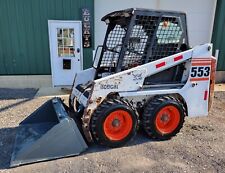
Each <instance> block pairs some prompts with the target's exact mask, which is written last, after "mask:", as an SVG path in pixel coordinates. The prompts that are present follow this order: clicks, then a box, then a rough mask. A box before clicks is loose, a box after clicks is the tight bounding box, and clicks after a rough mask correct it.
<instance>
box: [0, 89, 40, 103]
mask: <svg viewBox="0 0 225 173" xmlns="http://www.w3.org/2000/svg"><path fill="white" fill-rule="evenodd" d="M37 91H38V89H35V88H24V89H10V88H0V100H11V99H27V98H34V96H35V94H36V93H37Z"/></svg>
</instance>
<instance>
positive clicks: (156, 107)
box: [142, 95, 187, 140]
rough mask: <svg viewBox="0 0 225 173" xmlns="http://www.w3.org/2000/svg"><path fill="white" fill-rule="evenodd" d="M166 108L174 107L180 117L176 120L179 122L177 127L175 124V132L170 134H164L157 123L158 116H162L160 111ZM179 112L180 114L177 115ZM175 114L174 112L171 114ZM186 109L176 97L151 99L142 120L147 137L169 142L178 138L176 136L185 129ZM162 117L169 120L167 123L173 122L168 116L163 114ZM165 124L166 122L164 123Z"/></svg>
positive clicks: (165, 96)
mask: <svg viewBox="0 0 225 173" xmlns="http://www.w3.org/2000/svg"><path fill="white" fill-rule="evenodd" d="M166 106H172V108H173V109H174V110H176V109H177V111H176V115H175V116H176V117H177V116H178V115H179V116H180V118H179V120H174V121H177V122H176V123H175V125H174V124H173V128H172V129H173V130H172V129H170V130H172V131H170V132H162V129H160V128H157V125H158V124H157V123H158V121H159V120H158V119H159V118H157V116H160V113H161V112H160V110H162V109H163V108H165V107H166ZM165 109H166V108H165ZM178 112H179V114H177V113H178ZM171 114H173V112H172V113H171ZM186 114H187V113H186V109H185V106H184V104H183V102H182V101H181V100H179V99H178V98H176V97H174V96H168V95H161V96H156V97H154V98H152V99H150V100H149V101H148V102H147V104H146V106H145V108H144V113H143V119H142V124H143V128H144V131H145V132H146V133H147V135H148V136H149V137H151V138H154V139H158V140H167V139H170V138H171V137H173V136H176V134H177V133H178V132H179V131H180V129H181V128H182V127H183V124H184V118H185V116H186ZM162 116H166V117H167V120H165V121H168V122H169V121H173V118H171V119H170V118H168V115H167V114H162ZM162 118H163V117H161V118H160V121H162V122H163V121H164V120H162ZM163 123H164V122H163ZM169 123H170V122H169ZM174 128H175V129H174Z"/></svg>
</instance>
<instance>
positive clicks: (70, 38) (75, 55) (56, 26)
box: [48, 20, 83, 87]
mask: <svg viewBox="0 0 225 173" xmlns="http://www.w3.org/2000/svg"><path fill="white" fill-rule="evenodd" d="M48 28H49V44H50V54H51V72H52V85H53V87H66V86H71V85H72V84H73V80H74V77H75V74H76V73H77V72H79V71H81V70H82V67H83V64H82V55H83V54H82V46H81V45H82V41H81V31H82V30H81V21H54V20H50V21H48Z"/></svg>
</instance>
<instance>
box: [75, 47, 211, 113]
mask: <svg viewBox="0 0 225 173" xmlns="http://www.w3.org/2000/svg"><path fill="white" fill-rule="evenodd" d="M211 48H212V45H211V44H204V45H201V46H197V47H195V48H193V49H190V50H188V51H185V52H181V53H178V54H175V55H172V56H169V57H166V58H163V59H160V60H157V61H154V62H150V63H147V64H144V65H141V66H138V67H135V68H132V69H129V70H126V71H122V72H119V73H116V74H113V75H110V76H107V77H103V78H101V79H98V80H95V81H94V85H93V88H92V90H93V91H92V95H91V97H90V98H89V100H92V102H91V103H89V104H88V102H87V100H86V99H83V98H82V97H81V95H80V94H81V93H79V91H77V92H75V90H74V92H73V93H74V95H75V96H77V97H78V98H79V97H81V98H80V99H79V101H80V103H82V104H83V105H84V106H85V107H86V106H87V110H91V111H94V110H95V109H96V107H97V106H98V104H99V103H96V102H95V101H96V100H98V102H101V101H103V100H104V98H105V97H106V96H107V95H108V94H109V93H112V92H117V93H119V95H120V96H122V97H125V98H126V97H129V96H135V95H136V96H138V97H139V98H140V99H142V98H143V97H144V96H154V95H159V94H172V93H176V94H179V95H181V96H182V97H183V99H184V100H185V102H186V104H187V108H188V115H189V116H190V117H196V116H206V115H208V92H209V83H210V82H209V74H210V73H209V74H208V77H207V79H204V80H202V78H198V77H194V78H193V77H191V69H192V67H190V68H189V69H188V70H189V73H187V74H188V75H189V77H188V79H187V81H186V83H185V84H184V86H183V87H182V88H181V89H161V90H159V89H154V88H151V87H150V88H148V89H143V88H142V87H143V83H144V79H145V78H146V77H147V76H151V75H153V74H155V73H158V72H160V71H163V70H166V69H168V68H170V67H173V66H175V65H177V64H180V63H183V62H187V61H189V62H190V63H192V62H193V61H194V62H195V61H196V60H197V61H198V58H202V59H201V61H200V60H199V62H200V63H201V62H202V60H203V62H204V61H207V63H208V61H211V55H212V51H211ZM199 62H197V63H199ZM192 65H196V64H193V63H192ZM207 66H208V67H209V68H210V65H206V67H207ZM196 68H198V67H196ZM200 79H201V80H200ZM198 80H200V81H198ZM206 92H207V93H206ZM99 100H100V101H99Z"/></svg>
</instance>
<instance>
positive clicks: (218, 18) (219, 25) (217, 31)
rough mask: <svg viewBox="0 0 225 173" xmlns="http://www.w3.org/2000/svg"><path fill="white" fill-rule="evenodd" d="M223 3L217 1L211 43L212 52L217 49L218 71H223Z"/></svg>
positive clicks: (224, 14)
mask: <svg viewBox="0 0 225 173" xmlns="http://www.w3.org/2000/svg"><path fill="white" fill-rule="evenodd" d="M224 30H225V1H224V0H217V7H216V15H215V20H214V28H213V35H212V42H213V44H214V50H216V49H219V50H220V53H219V59H218V64H217V70H218V71H225V46H224V45H225V34H224Z"/></svg>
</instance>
